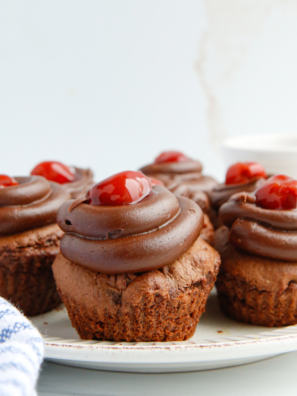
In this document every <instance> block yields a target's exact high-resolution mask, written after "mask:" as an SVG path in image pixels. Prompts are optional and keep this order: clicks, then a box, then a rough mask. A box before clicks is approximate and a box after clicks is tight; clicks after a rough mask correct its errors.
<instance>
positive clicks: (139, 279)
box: [53, 238, 220, 342]
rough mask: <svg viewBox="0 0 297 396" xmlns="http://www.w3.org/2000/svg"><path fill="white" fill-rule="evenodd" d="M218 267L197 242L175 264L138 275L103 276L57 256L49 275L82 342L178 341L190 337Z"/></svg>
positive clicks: (202, 243) (214, 256)
mask: <svg viewBox="0 0 297 396" xmlns="http://www.w3.org/2000/svg"><path fill="white" fill-rule="evenodd" d="M219 265H220V258H219V255H218V253H217V252H216V251H215V250H214V249H213V248H212V247H211V246H209V245H208V244H207V243H206V242H205V241H203V240H202V239H201V238H198V240H197V241H196V242H195V244H194V245H193V246H192V247H191V248H190V249H189V250H188V251H187V252H186V253H185V254H184V255H183V256H182V257H181V258H180V259H179V260H177V261H176V262H175V263H173V264H172V265H169V266H166V267H164V268H162V269H160V270H155V271H148V272H145V273H142V274H121V275H105V274H100V273H96V272H93V271H90V270H88V269H86V268H84V267H82V266H79V265H77V264H74V263H72V262H70V261H68V260H67V259H66V258H65V257H63V256H62V254H59V255H58V256H57V258H56V260H55V262H54V265H53V271H54V276H55V279H56V282H57V286H58V290H59V293H60V295H61V298H62V300H63V302H64V304H65V306H66V308H67V311H68V314H69V317H70V319H71V322H72V325H73V327H75V329H76V330H77V332H78V334H79V336H80V337H81V338H82V339H86V340H91V339H102V340H114V341H128V342H129V341H182V340H186V339H188V338H190V337H191V336H192V335H193V334H194V332H195V328H196V325H197V323H198V321H199V318H200V316H201V314H202V313H203V312H204V309H205V304H206V300H207V297H208V295H209V293H210V291H211V289H212V288H213V286H214V282H215V280H216V275H217V272H218V269H219Z"/></svg>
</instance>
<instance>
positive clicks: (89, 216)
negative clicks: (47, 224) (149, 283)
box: [57, 186, 204, 274]
mask: <svg viewBox="0 0 297 396" xmlns="http://www.w3.org/2000/svg"><path fill="white" fill-rule="evenodd" d="M82 200H83V199H81V197H78V199H77V203H76V202H75V201H72V200H71V201H68V202H66V203H64V204H63V205H62V206H61V208H60V209H59V212H58V215H57V222H58V225H59V226H60V228H61V229H62V230H63V231H64V232H65V235H64V236H63V238H62V241H61V252H62V254H63V255H64V256H65V257H66V258H67V259H68V260H70V261H72V262H74V263H76V264H79V265H82V266H84V267H86V268H88V269H90V270H93V271H96V272H100V273H106V274H120V273H127V272H129V273H137V272H144V271H148V270H152V269H158V268H161V267H164V266H165V265H168V264H172V263H173V262H174V261H175V260H176V259H178V258H179V257H180V256H181V255H182V254H183V253H185V252H186V251H187V250H188V248H189V247H190V246H191V245H192V244H193V243H194V242H195V241H196V239H197V238H198V236H199V234H200V231H201V230H202V228H203V220H204V219H203V213H202V211H201V209H200V208H199V206H197V205H196V204H195V203H194V202H193V201H190V200H188V199H187V198H184V197H178V198H176V197H175V196H174V195H173V194H172V193H171V192H170V191H169V190H167V189H166V188H165V187H163V186H154V187H153V189H152V192H151V193H150V195H149V196H147V197H146V198H144V199H143V200H142V201H140V202H138V203H137V204H132V205H123V206H103V205H99V206H94V205H88V204H86V203H81V201H82Z"/></svg>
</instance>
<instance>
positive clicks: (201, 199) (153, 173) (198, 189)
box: [140, 160, 217, 212]
mask: <svg viewBox="0 0 297 396" xmlns="http://www.w3.org/2000/svg"><path fill="white" fill-rule="evenodd" d="M140 170H141V171H142V172H143V173H144V174H145V175H147V176H149V177H155V178H156V179H159V180H161V181H162V182H163V183H164V185H165V186H166V187H167V188H168V189H169V190H170V191H172V192H173V193H174V194H175V195H176V196H184V197H187V198H190V199H192V200H193V201H195V202H196V203H197V204H198V205H199V206H200V207H201V208H202V210H203V211H204V212H207V210H208V208H209V199H208V196H207V195H206V192H209V191H211V190H212V189H213V188H214V187H215V186H216V185H217V181H216V180H215V179H213V178H212V177H210V176H203V175H202V174H201V171H202V165H201V163H200V162H199V161H194V160H189V161H184V162H167V163H162V164H151V165H147V166H145V167H143V168H141V169H140Z"/></svg>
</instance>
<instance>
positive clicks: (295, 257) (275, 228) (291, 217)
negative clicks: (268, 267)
mask: <svg viewBox="0 0 297 396" xmlns="http://www.w3.org/2000/svg"><path fill="white" fill-rule="evenodd" d="M219 215H220V218H221V220H222V222H223V223H224V225H226V226H227V227H229V228H230V232H229V242H230V243H232V244H233V245H235V246H236V247H238V248H240V249H242V250H245V251H247V252H249V253H252V254H256V255H260V256H264V257H269V258H273V259H277V260H284V261H297V210H296V209H293V210H269V209H263V208H261V207H259V206H257V205H256V197H255V196H254V195H253V194H248V193H239V194H236V195H234V196H232V198H230V199H229V201H228V202H226V203H225V204H223V205H222V206H221V209H220V211H219Z"/></svg>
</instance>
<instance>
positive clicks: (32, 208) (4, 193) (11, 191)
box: [0, 176, 69, 235]
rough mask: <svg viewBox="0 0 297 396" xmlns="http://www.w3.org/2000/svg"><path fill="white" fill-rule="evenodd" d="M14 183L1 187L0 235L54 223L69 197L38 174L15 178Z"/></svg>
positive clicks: (60, 188) (61, 188)
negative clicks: (59, 210)
mask: <svg viewBox="0 0 297 396" xmlns="http://www.w3.org/2000/svg"><path fill="white" fill-rule="evenodd" d="M15 180H16V181H17V183H18V184H17V185H14V186H11V187H6V188H1V189H0V235H11V234H16V233H19V232H23V231H26V230H30V229H33V228H37V227H43V226H46V225H48V224H53V223H55V222H56V214H57V211H58V208H59V207H60V206H61V204H62V203H63V202H65V201H66V200H67V199H69V194H68V193H67V191H66V190H65V189H64V188H63V187H62V186H60V185H58V184H56V183H51V182H49V181H48V180H46V179H44V178H43V177H40V176H30V177H16V178H15Z"/></svg>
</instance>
